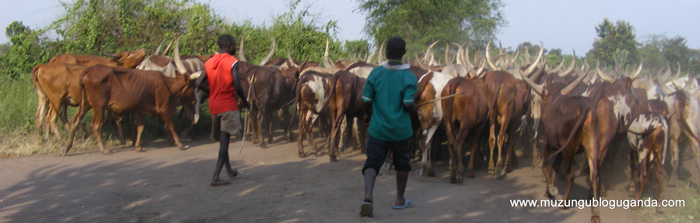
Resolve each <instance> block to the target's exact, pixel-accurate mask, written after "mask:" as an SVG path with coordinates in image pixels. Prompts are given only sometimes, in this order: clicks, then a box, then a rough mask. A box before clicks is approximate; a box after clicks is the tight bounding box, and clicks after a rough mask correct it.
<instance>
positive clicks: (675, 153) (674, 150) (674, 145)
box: [664, 117, 681, 187]
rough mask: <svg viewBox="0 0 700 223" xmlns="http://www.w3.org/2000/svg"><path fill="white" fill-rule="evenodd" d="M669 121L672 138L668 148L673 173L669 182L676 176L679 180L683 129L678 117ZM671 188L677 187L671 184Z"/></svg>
mask: <svg viewBox="0 0 700 223" xmlns="http://www.w3.org/2000/svg"><path fill="white" fill-rule="evenodd" d="M669 121H670V123H669V132H670V133H669V136H670V138H669V141H668V142H669V143H668V147H669V151H670V152H671V157H670V158H671V173H670V175H669V177H668V180H669V181H671V179H672V178H673V176H674V175H675V176H676V178H678V173H677V171H678V164H679V161H680V159H679V158H680V155H679V151H680V149H679V147H678V144H679V142H680V137H681V128H680V126H679V122H678V119H677V117H673V118H671V119H670V120H669ZM664 158H665V157H664ZM669 186H671V187H673V186H675V184H674V183H669Z"/></svg>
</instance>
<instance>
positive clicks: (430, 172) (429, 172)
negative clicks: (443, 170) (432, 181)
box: [426, 169, 435, 177]
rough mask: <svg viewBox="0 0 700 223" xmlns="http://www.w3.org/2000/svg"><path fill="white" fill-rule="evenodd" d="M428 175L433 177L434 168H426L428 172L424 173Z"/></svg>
mask: <svg viewBox="0 0 700 223" xmlns="http://www.w3.org/2000/svg"><path fill="white" fill-rule="evenodd" d="M426 175H427V176H429V177H435V170H433V169H428V173H427V174H426Z"/></svg>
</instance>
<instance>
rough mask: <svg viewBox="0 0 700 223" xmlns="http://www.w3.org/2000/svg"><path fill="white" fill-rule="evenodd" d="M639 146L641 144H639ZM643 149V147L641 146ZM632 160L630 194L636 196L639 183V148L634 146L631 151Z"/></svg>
mask: <svg viewBox="0 0 700 223" xmlns="http://www.w3.org/2000/svg"><path fill="white" fill-rule="evenodd" d="M637 147H638V148H639V147H640V145H637ZM639 149H642V148H639ZM629 158H630V159H629V160H630V184H629V196H630V197H632V196H635V195H636V191H637V187H638V185H639V152H638V150H637V148H632V149H631V150H630V152H629Z"/></svg>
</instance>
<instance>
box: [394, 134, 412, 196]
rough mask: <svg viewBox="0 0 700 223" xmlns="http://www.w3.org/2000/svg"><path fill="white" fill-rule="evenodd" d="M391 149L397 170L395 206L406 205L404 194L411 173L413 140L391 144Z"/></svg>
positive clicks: (410, 138)
mask: <svg viewBox="0 0 700 223" xmlns="http://www.w3.org/2000/svg"><path fill="white" fill-rule="evenodd" d="M390 144H391V145H390V148H391V150H392V151H393V153H394V160H393V161H394V163H395V169H396V202H395V203H394V205H399V206H401V205H404V203H405V199H404V194H405V192H406V185H407V184H408V172H409V171H411V149H412V148H411V147H413V138H412V137H409V138H408V139H405V140H402V141H399V142H393V143H390Z"/></svg>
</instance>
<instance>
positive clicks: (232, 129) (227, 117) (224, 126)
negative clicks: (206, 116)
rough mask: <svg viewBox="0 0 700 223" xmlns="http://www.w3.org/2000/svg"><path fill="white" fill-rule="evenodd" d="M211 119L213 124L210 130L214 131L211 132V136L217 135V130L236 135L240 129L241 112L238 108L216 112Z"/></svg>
mask: <svg viewBox="0 0 700 223" xmlns="http://www.w3.org/2000/svg"><path fill="white" fill-rule="evenodd" d="M212 121H213V123H212V125H213V126H214V127H213V128H212V131H215V132H213V133H212V135H213V136H218V135H219V133H218V132H219V131H224V132H227V133H228V134H230V135H236V134H239V133H240V131H241V130H242V128H241V112H240V111H238V110H236V111H227V112H224V113H219V114H216V115H214V119H213V120H212Z"/></svg>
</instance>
